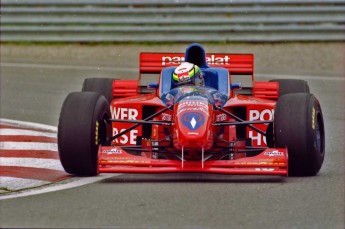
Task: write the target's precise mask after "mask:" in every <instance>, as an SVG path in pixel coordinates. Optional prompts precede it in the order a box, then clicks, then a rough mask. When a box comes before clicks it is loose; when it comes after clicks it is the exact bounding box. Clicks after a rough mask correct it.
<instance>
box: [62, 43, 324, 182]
mask: <svg viewBox="0 0 345 229" xmlns="http://www.w3.org/2000/svg"><path fill="white" fill-rule="evenodd" d="M253 59H254V57H253V55H252V54H220V53H209V54H206V53H205V50H204V48H203V47H202V46H201V45H199V44H192V45H190V46H189V47H187V49H186V52H185V53H141V54H140V72H139V78H138V79H137V80H128V79H127V80H118V79H108V78H88V79H86V80H85V81H84V84H83V88H82V92H73V93H70V94H69V95H68V96H67V98H66V100H65V101H64V104H63V106H62V110H61V114H60V119H59V126H58V149H59V155H60V160H61V163H62V165H63V167H64V169H65V170H66V172H68V173H70V174H75V175H80V176H93V175H97V174H99V173H174V172H202V173H220V174H240V175H244V174H254V175H259V174H263V175H281V176H288V175H290V176H314V175H316V174H317V173H318V172H319V170H320V168H321V166H322V163H323V160H324V155H325V129H324V123H323V116H322V111H321V107H320V104H319V102H318V100H317V99H316V98H315V96H314V95H312V94H310V93H309V86H308V84H307V83H306V82H305V81H303V80H292V79H284V80H282V79H278V80H271V81H269V82H258V81H255V80H254V74H253V68H254V61H253ZM182 62H189V63H193V64H195V65H197V66H199V68H200V69H201V70H202V72H203V76H204V83H205V86H180V87H174V84H173V83H172V74H173V72H174V70H175V68H176V66H178V65H179V64H180V63H182ZM144 76H151V77H152V76H154V77H156V78H157V81H156V82H153V83H148V86H147V88H146V87H144V86H141V82H142V81H143V79H142V78H143V77H144ZM235 77H237V78H239V79H248V78H249V79H250V82H251V85H250V86H249V87H242V86H241V84H240V83H238V82H235V81H234V79H235ZM123 78H125V77H123ZM172 95H173V96H172ZM172 97H173V100H172V99H171V98H172Z"/></svg>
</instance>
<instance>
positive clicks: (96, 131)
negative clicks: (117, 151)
mask: <svg viewBox="0 0 345 229" xmlns="http://www.w3.org/2000/svg"><path fill="white" fill-rule="evenodd" d="M98 130H99V123H98V121H96V127H95V145H98V143H99V138H98Z"/></svg>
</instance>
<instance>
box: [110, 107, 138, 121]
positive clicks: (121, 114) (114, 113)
mask: <svg viewBox="0 0 345 229" xmlns="http://www.w3.org/2000/svg"><path fill="white" fill-rule="evenodd" d="M138 114H139V112H138V110H137V109H134V108H124V107H113V109H112V110H111V117H112V118H113V119H128V120H136V119H137V117H138Z"/></svg>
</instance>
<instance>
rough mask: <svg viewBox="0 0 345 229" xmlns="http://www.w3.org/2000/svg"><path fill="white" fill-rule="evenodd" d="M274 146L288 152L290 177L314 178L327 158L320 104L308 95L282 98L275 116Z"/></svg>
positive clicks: (296, 94) (291, 95)
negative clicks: (286, 149)
mask: <svg viewBox="0 0 345 229" xmlns="http://www.w3.org/2000/svg"><path fill="white" fill-rule="evenodd" d="M273 136H274V145H275V147H277V148H285V147H287V148H288V155H289V159H288V163H289V175H290V176H315V175H316V174H317V173H318V172H319V170H320V168H321V166H322V163H323V161H324V157H325V129H324V122H323V115H322V111H321V107H320V103H319V101H318V100H317V99H316V98H315V96H314V95H312V94H308V93H295V94H287V95H283V96H282V97H280V98H279V100H278V101H277V104H276V108H275V112H274V122H273Z"/></svg>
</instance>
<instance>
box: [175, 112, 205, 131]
mask: <svg viewBox="0 0 345 229" xmlns="http://www.w3.org/2000/svg"><path fill="white" fill-rule="evenodd" d="M180 120H181V122H182V124H183V125H184V126H186V127H187V128H188V129H190V130H197V129H198V128H199V127H200V126H202V125H203V124H204V123H205V117H204V115H203V114H201V113H199V112H188V113H185V114H183V115H182V117H181V119H180Z"/></svg>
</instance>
